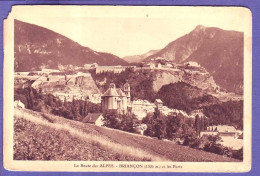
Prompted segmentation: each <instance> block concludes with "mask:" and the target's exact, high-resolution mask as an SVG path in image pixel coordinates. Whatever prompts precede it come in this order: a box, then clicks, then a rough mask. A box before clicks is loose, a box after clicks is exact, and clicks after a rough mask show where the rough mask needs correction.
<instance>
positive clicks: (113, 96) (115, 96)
mask: <svg viewBox="0 0 260 176" xmlns="http://www.w3.org/2000/svg"><path fill="white" fill-rule="evenodd" d="M101 106H102V112H104V111H106V110H117V112H118V113H119V114H126V113H127V112H128V108H129V107H130V106H131V96H130V85H129V84H128V83H126V84H124V86H123V89H121V88H116V86H115V84H114V83H111V84H110V85H109V88H108V90H107V91H106V92H105V93H104V94H103V95H102V97H101Z"/></svg>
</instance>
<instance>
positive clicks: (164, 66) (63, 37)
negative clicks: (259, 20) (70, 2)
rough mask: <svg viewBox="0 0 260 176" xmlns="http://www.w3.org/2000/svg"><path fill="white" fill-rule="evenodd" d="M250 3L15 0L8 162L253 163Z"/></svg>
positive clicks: (65, 166)
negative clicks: (30, 1)
mask: <svg viewBox="0 0 260 176" xmlns="http://www.w3.org/2000/svg"><path fill="white" fill-rule="evenodd" d="M251 90H252V17H251V12H250V10H249V9H247V8H243V7H184V6H182V7H177V6H56V5H55V6H54V5H53V6H51V5H35V6H19V5H18V6H14V7H13V8H12V11H11V12H10V14H9V16H8V18H7V19H6V20H5V22H4V146H3V148H4V167H5V168H6V169H8V170H14V171H77V172H93V171H94V172H247V171H249V170H250V169H251V145H252V144H251V143H252V142H251V136H252V134H251V129H252V123H251V122H252V119H251V118H252V115H251V107H252V105H251V101H252V95H251V94H252V92H251Z"/></svg>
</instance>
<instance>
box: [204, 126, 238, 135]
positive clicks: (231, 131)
mask: <svg viewBox="0 0 260 176" xmlns="http://www.w3.org/2000/svg"><path fill="white" fill-rule="evenodd" d="M239 134H240V133H239V132H237V130H236V129H235V127H233V126H229V125H213V126H208V127H207V130H206V131H201V133H200V136H203V135H219V136H220V137H226V136H229V137H234V138H236V137H237V136H238V135H239Z"/></svg>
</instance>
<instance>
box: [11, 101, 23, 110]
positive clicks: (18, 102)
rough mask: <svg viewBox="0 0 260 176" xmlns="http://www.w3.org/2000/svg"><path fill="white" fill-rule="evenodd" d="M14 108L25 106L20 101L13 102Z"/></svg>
mask: <svg viewBox="0 0 260 176" xmlns="http://www.w3.org/2000/svg"><path fill="white" fill-rule="evenodd" d="M14 107H17V108H23V109H24V108H25V105H24V104H23V103H22V102H21V101H20V100H15V101H14Z"/></svg>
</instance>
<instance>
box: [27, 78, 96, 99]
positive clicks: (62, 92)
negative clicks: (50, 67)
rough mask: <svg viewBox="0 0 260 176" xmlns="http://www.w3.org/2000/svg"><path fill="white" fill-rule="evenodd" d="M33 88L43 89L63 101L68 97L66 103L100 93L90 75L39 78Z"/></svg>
mask: <svg viewBox="0 0 260 176" xmlns="http://www.w3.org/2000/svg"><path fill="white" fill-rule="evenodd" d="M31 86H32V87H33V88H35V89H41V91H42V92H44V93H47V94H53V95H55V96H58V97H59V98H60V99H62V100H63V99H64V98H65V97H66V101H72V99H73V98H75V99H83V100H85V98H86V97H87V96H91V95H93V94H99V93H100V91H99V89H98V87H97V86H96V84H95V81H94V80H93V78H92V77H91V75H90V74H88V73H86V74H82V75H66V76H63V75H49V76H48V77H46V76H39V78H38V79H36V80H35V81H34V82H33V83H32V85H31Z"/></svg>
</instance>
